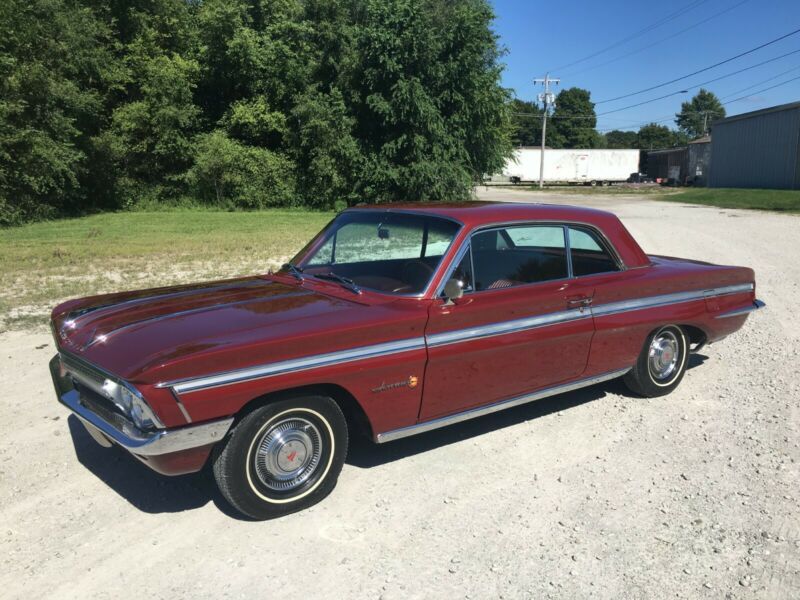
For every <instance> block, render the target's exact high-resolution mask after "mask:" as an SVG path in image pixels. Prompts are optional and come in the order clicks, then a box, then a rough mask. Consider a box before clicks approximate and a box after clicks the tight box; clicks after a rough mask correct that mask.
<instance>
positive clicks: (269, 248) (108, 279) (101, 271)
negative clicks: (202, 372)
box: [0, 210, 333, 331]
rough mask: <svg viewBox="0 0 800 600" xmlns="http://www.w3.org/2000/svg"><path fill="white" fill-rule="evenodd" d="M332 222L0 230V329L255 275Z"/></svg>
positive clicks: (174, 215) (297, 214)
mask: <svg viewBox="0 0 800 600" xmlns="http://www.w3.org/2000/svg"><path fill="white" fill-rule="evenodd" d="M332 217H333V213H323V212H311V211H301V210H266V211H261V212H249V213H247V212H211V211H188V210H187V211H166V212H152V213H150V212H131V213H109V214H103V215H95V216H91V217H85V218H81V219H65V220H61V221H53V222H47V223H36V224H33V225H27V226H24V227H17V228H11V229H0V331H3V330H6V329H21V328H25V327H31V326H38V325H44V324H46V322H47V317H48V315H49V312H50V309H51V308H52V307H53V305H54V304H55V303H57V302H59V301H62V300H66V299H68V298H72V297H76V296H87V295H91V294H98V293H104V292H113V291H119V290H125V289H136V288H145V287H153V286H157V285H168V284H171V283H185V282H189V281H196V280H198V279H218V278H224V277H233V276H236V275H243V274H252V273H259V272H265V271H267V270H269V268H270V267H276V266H279V265H280V264H281V263H283V262H285V261H286V260H288V259H290V258H291V257H292V256H293V255H294V254H295V253H296V252H297V251H298V250H299V249H300V248H302V246H303V245H304V244H305V243H306V242H307V241H308V240H309V239H310V238H311V237H312V236H313V235H314V234H315V233H317V232H318V231H319V230H320V229H321V228H322V227H323V226H324V225H325V223H327V222H328V221H329V220H330V219H331V218H332Z"/></svg>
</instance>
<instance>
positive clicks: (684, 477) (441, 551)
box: [0, 189, 800, 599]
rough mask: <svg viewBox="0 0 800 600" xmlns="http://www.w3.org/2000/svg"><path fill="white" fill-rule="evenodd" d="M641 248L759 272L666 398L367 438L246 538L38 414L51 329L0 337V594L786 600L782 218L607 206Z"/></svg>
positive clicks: (611, 390) (617, 399)
mask: <svg viewBox="0 0 800 600" xmlns="http://www.w3.org/2000/svg"><path fill="white" fill-rule="evenodd" d="M479 196H480V197H484V198H491V199H504V200H516V201H544V200H545V199H546V201H553V202H561V203H570V202H573V203H583V204H590V205H593V206H598V207H601V208H604V209H607V210H611V211H614V212H616V213H617V214H618V215H619V216H620V217H621V218H622V220H623V221H624V222H625V224H626V225H627V226H628V228H629V229H630V230H631V232H632V233H633V234H634V236H635V237H636V238H637V239H638V240H639V242H640V243H641V245H642V246H643V247H644V249H645V251H646V252H648V253H652V254H669V255H677V256H682V257H687V258H697V259H703V260H709V261H712V262H720V263H729V264H739V265H746V266H750V267H753V268H754V269H755V270H756V275H757V285H758V296H759V297H760V298H762V299H763V300H765V301H766V302H767V305H768V307H767V310H765V311H761V312H759V313H758V314H755V315H753V316H752V317H751V318H750V319H749V321H748V323H747V325H746V326H745V329H744V330H743V331H741V332H739V333H738V334H736V335H734V336H731V337H730V338H728V339H727V340H725V341H723V342H722V343H719V344H715V345H713V346H710V347H707V348H705V349H704V350H702V352H701V353H700V354H699V355H695V356H694V357H693V360H692V362H691V363H690V367H691V368H690V371H689V372H688V373H687V376H686V378H685V379H684V381H683V383H682V384H681V386H680V387H679V388H678V390H677V391H676V392H675V393H673V394H672V395H671V396H668V397H666V398H660V399H654V400H642V399H639V398H633V397H631V396H629V395H628V394H627V393H626V392H625V390H624V388H623V386H622V385H621V384H620V383H618V382H610V383H608V384H604V385H600V386H596V387H594V388H590V389H586V390H582V391H579V392H575V393H570V394H566V395H563V396H559V397H556V398H551V399H546V400H541V401H539V402H537V403H534V404H532V405H528V406H524V407H520V408H517V409H512V410H510V411H507V412H505V413H500V414H496V415H491V416H488V417H485V418H482V419H480V420H477V421H472V422H468V423H464V424H461V425H457V426H454V427H451V428H448V429H446V430H441V431H437V432H431V433H428V434H425V435H422V436H419V437H416V438H409V439H405V440H400V441H397V442H394V443H390V444H387V445H384V446H373V445H371V444H370V443H368V442H358V443H357V444H356V445H355V447H353V448H352V450H351V453H350V456H349V458H348V462H347V464H346V465H345V468H344V471H343V472H342V475H341V477H340V479H339V485H338V487H337V489H336V490H335V491H334V492H333V494H332V495H331V496H330V497H329V498H328V499H326V500H325V501H324V502H323V503H321V504H319V505H317V506H315V507H313V508H312V509H310V510H306V511H305V512H302V513H298V514H294V515H291V516H289V517H286V518H283V519H280V520H276V521H271V522H263V523H252V522H246V521H243V520H239V519H238V518H236V517H235V516H234V515H231V514H230V513H229V512H228V509H227V508H225V507H224V505H222V501H221V500H220V498H219V497H218V496H217V494H216V493H215V491H214V488H213V484H212V483H211V482H210V480H209V478H208V477H206V476H204V475H197V476H187V477H182V478H178V479H167V478H161V477H159V476H157V475H155V474H153V473H151V472H150V471H149V470H148V469H147V468H145V467H143V466H141V465H139V464H138V463H137V462H136V461H135V460H133V459H129V458H128V457H126V456H125V455H124V454H123V453H122V452H120V451H117V450H115V449H110V450H106V449H103V448H101V447H99V446H98V445H96V444H95V443H94V442H93V441H92V440H91V439H90V438H89V437H88V435H87V434H86V433H85V432H84V431H83V428H82V427H81V426H80V425H79V424H78V423H77V422H76V421H75V419H74V418H72V417H68V413H67V411H66V410H65V409H63V408H62V407H61V406H60V405H58V404H57V403H56V402H55V398H54V395H53V390H52V385H51V383H50V376H49V373H48V371H47V362H48V359H49V358H50V357H51V355H52V354H53V352H54V350H53V344H52V341H51V339H50V336H49V334H48V333H47V332H44V331H42V332H33V333H25V332H10V333H5V334H2V335H0V356H1V357H2V362H0V385H2V388H3V389H4V390H5V393H4V398H3V401H2V403H1V404H0V428H2V429H1V430H0V435H1V439H2V443H0V556H2V565H1V566H0V590H2V592H0V595H2V596H3V597H5V598H23V597H24V598H42V597H52V598H59V599H60V598H78V597H80V598H119V597H145V596H146V597H150V598H165V597H170V598H172V597H192V598H206V597H208V598H221V597H246V598H252V597H259V598H272V597H280V598H337V599H338V598H376V599H377V598H387V599H388V598H476V599H483V598H493V597H503V598H528V597H530V598H543V597H560V598H583V597H601V598H675V597H678V598H727V597H731V598H781V597H784V598H797V597H800V510H798V509H799V508H800V506H799V503H798V499H799V498H800V483H799V481H798V460H799V459H800V450H798V427H799V426H800V411H799V410H798V401H799V400H800V376H798V369H799V368H800V317H799V316H798V311H797V310H796V308H795V309H792V308H791V306H793V304H792V303H793V302H794V300H795V299H797V298H798V297H800V219H799V218H797V217H791V216H783V215H778V214H766V213H757V212H747V211H737V210H727V209H726V210H723V209H715V208H704V207H697V206H689V205H681V204H673V203H666V202H657V201H652V200H648V199H644V198H634V197H627V196H622V197H620V196H605V197H604V196H591V197H588V198H587V197H579V198H577V199H576V198H571V197H569V196H564V195H555V196H553V197H551V196H545V195H541V194H538V193H537V194H533V193H530V192H524V191H516V190H501V189H493V190H488V191H487V190H484V189H481V190H480V191H479Z"/></svg>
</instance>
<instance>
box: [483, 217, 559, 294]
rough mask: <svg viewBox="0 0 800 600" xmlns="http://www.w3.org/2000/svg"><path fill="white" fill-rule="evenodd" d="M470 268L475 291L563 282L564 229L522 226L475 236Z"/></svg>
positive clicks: (552, 226)
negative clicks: (557, 280)
mask: <svg viewBox="0 0 800 600" xmlns="http://www.w3.org/2000/svg"><path fill="white" fill-rule="evenodd" d="M501 241H502V243H501ZM472 265H473V268H474V273H473V275H474V286H475V289H476V290H493V289H498V288H505V287H512V286H515V285H523V284H526V283H536V282H540V281H550V280H553V279H564V278H566V277H567V276H568V270H567V251H566V244H565V240H564V228H563V227H560V226H554V225H523V226H515V227H505V228H500V229H492V230H490V231H482V232H479V233H476V234H474V235H473V236H472Z"/></svg>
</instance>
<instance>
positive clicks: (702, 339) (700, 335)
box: [680, 325, 708, 351]
mask: <svg viewBox="0 0 800 600" xmlns="http://www.w3.org/2000/svg"><path fill="white" fill-rule="evenodd" d="M680 327H681V329H683V330H684V331H685V332H686V335H687V336H689V344H690V345H691V344H697V347H696V348H695V349H694V350H695V351H696V350H699V349H700V348H701V347H702V346H704V345H705V343H706V340H707V339H708V336H707V335H706V332H705V331H703V330H702V329H700V328H699V327H695V326H694V325H681V326H680Z"/></svg>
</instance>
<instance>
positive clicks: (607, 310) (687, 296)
mask: <svg viewBox="0 0 800 600" xmlns="http://www.w3.org/2000/svg"><path fill="white" fill-rule="evenodd" d="M751 291H753V284H752V283H743V284H738V285H729V286H725V287H721V288H713V289H707V290H694V291H691V292H678V293H675V294H662V295H659V296H648V297H646V298H637V299H635V300H622V301H621V302H610V303H608V304H600V305H597V306H593V307H592V314H593V315H594V316H595V317H602V316H605V315H612V314H616V313H621V312H628V311H631V310H643V309H645V308H657V307H659V306H666V305H668V304H680V303H682V302H691V301H693V300H703V299H705V298H711V297H715V296H725V295H728V294H738V293H741V292H751Z"/></svg>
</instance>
